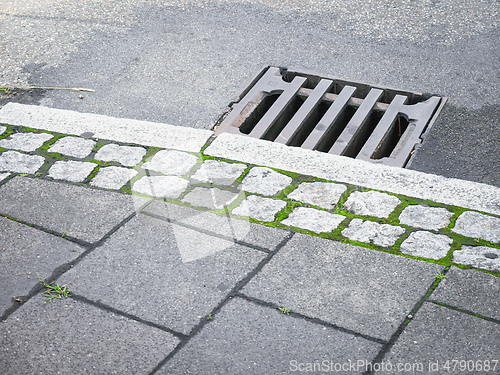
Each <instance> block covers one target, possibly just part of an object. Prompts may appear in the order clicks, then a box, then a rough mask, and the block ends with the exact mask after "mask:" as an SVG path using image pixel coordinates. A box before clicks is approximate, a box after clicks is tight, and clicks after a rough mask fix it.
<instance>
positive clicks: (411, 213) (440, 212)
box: [399, 205, 453, 230]
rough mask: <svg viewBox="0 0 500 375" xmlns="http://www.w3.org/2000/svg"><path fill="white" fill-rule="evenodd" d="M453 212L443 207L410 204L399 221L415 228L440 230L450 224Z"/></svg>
mask: <svg viewBox="0 0 500 375" xmlns="http://www.w3.org/2000/svg"><path fill="white" fill-rule="evenodd" d="M452 217H453V212H450V211H448V210H447V209H446V208H442V207H428V206H422V205H418V206H408V207H406V208H405V209H404V210H403V212H401V215H399V222H400V223H401V224H404V225H409V226H412V227H415V228H422V229H431V230H438V229H441V228H444V227H447V226H448V225H450V222H451V218H452Z"/></svg>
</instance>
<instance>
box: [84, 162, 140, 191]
mask: <svg viewBox="0 0 500 375" xmlns="http://www.w3.org/2000/svg"><path fill="white" fill-rule="evenodd" d="M137 174H138V172H137V171H136V170H134V169H130V168H123V167H115V166H111V167H104V168H101V169H99V172H97V176H95V177H94V178H93V179H92V181H90V185H92V186H97V187H100V188H103V189H115V190H118V189H120V188H121V187H122V186H123V185H125V184H126V183H127V182H128V181H130V179H132V178H133V177H135V176H136V175H137Z"/></svg>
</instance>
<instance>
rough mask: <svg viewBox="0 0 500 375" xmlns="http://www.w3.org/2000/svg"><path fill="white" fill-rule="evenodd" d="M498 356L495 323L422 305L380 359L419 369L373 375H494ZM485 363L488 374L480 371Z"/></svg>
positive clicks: (499, 334)
mask: <svg viewBox="0 0 500 375" xmlns="http://www.w3.org/2000/svg"><path fill="white" fill-rule="evenodd" d="M498 353H500V330H499V327H498V323H493V322H490V321H487V320H484V319H481V318H478V317H475V316H471V315H469V314H464V313H460V312H458V311H455V310H452V309H449V308H446V307H443V306H437V305H435V304H432V303H424V304H423V305H422V307H421V308H420V310H419V311H418V312H417V314H416V315H415V317H414V319H413V320H412V321H411V322H410V323H409V324H408V325H407V326H406V328H405V330H404V331H403V333H402V334H401V336H400V337H399V338H398V340H397V341H396V343H395V345H394V346H393V347H392V349H391V350H390V352H389V353H388V354H387V355H386V356H385V358H384V361H385V362H386V363H387V362H390V363H392V364H393V365H394V366H397V365H398V364H402V365H403V366H404V365H405V364H407V365H410V366H411V365H412V364H421V366H422V368H423V370H421V371H418V370H417V367H415V370H413V369H412V370H411V371H399V372H396V371H395V368H393V369H392V371H390V369H388V370H389V371H379V372H377V374H394V373H398V374H417V373H423V374H448V373H450V374H494V373H498V366H499V364H498V360H499V358H498ZM494 360H496V361H497V363H496V370H495V371H493V366H494V363H492V361H494ZM453 361H455V362H453ZM486 361H489V364H490V365H491V367H490V370H489V371H484V365H485V363H486ZM447 364H448V365H449V366H450V367H449V368H447V367H446V365H447ZM462 365H465V366H464V367H461V366H462ZM467 365H468V366H469V368H467ZM479 366H481V368H480V367H479ZM403 368H404V367H403Z"/></svg>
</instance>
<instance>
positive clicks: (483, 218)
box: [452, 211, 500, 242]
mask: <svg viewBox="0 0 500 375" xmlns="http://www.w3.org/2000/svg"><path fill="white" fill-rule="evenodd" d="M452 231H453V232H455V233H458V234H462V235H464V236H467V237H473V238H474V237H477V238H482V239H484V240H487V241H491V242H500V219H499V218H496V217H493V216H488V215H483V214H480V213H479V212H473V211H465V212H464V213H463V214H462V215H460V216H459V217H458V219H457V221H456V223H455V226H454V227H453V229H452Z"/></svg>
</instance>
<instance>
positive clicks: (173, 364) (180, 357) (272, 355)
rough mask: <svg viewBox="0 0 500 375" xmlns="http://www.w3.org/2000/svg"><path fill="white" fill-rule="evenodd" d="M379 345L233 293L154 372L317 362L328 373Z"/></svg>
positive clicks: (254, 370) (286, 369)
mask: <svg viewBox="0 0 500 375" xmlns="http://www.w3.org/2000/svg"><path fill="white" fill-rule="evenodd" d="M380 346H381V345H380V344H378V343H374V342H371V341H368V340H366V339H363V338H360V337H356V336H353V335H350V334H347V333H344V332H340V331H338V330H335V329H332V328H330V327H328V328H326V327H323V326H320V325H316V324H313V323H311V322H308V321H306V320H304V319H301V318H295V317H291V316H288V315H285V314H282V313H280V312H279V311H278V310H277V309H272V308H270V307H263V306H259V305H255V304H253V303H251V302H248V301H244V300H242V299H240V298H237V299H233V300H231V301H230V302H228V303H227V304H226V305H225V306H224V307H223V308H222V310H221V311H220V312H219V313H217V314H216V315H215V316H214V318H213V320H212V321H210V323H209V324H208V325H207V326H206V327H204V328H203V330H202V331H201V332H200V333H199V334H198V335H196V336H195V337H194V338H193V339H192V340H191V341H190V342H189V343H188V344H187V345H186V346H185V347H183V348H182V349H181V350H180V351H179V352H178V353H176V355H175V356H174V357H172V359H171V360H170V361H169V362H167V363H166V364H165V365H164V366H163V367H162V368H161V369H160V371H158V374H258V375H261V374H290V373H294V372H298V371H299V369H301V372H302V371H305V369H306V367H308V366H319V365H321V364H322V365H323V370H322V371H325V372H326V371H327V370H329V369H330V368H332V370H331V371H332V372H334V369H335V364H342V365H344V369H346V368H347V369H348V367H347V366H349V361H348V359H351V361H353V362H355V361H356V360H360V361H366V362H369V361H370V360H371V359H372V358H373V357H374V356H375V355H376V353H377V351H378V350H379V349H380ZM316 368H318V367H316ZM349 373H351V372H349ZM352 373H361V371H359V372H358V371H353V372H352Z"/></svg>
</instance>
